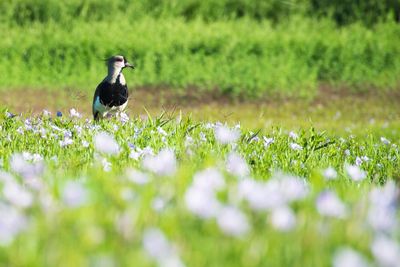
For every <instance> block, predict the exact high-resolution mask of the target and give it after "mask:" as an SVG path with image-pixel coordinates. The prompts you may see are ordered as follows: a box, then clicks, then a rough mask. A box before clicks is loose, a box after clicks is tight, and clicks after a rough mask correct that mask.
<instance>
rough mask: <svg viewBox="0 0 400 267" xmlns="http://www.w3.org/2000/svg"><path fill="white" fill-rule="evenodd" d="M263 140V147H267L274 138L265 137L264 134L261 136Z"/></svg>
mask: <svg viewBox="0 0 400 267" xmlns="http://www.w3.org/2000/svg"><path fill="white" fill-rule="evenodd" d="M263 140H264V147H265V148H267V147H269V146H270V145H271V144H273V143H274V142H275V139H274V138H272V137H271V138H267V137H266V136H263Z"/></svg>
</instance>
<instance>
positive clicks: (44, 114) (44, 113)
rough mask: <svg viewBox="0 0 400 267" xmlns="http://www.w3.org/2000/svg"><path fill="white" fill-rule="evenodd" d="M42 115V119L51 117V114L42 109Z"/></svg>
mask: <svg viewBox="0 0 400 267" xmlns="http://www.w3.org/2000/svg"><path fill="white" fill-rule="evenodd" d="M42 114H43V116H44V117H50V116H51V112H50V111H48V110H46V109H43V111H42Z"/></svg>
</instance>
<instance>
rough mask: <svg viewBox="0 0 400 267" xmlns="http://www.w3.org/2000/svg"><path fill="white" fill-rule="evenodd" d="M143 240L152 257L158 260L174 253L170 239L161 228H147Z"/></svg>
mask: <svg viewBox="0 0 400 267" xmlns="http://www.w3.org/2000/svg"><path fill="white" fill-rule="evenodd" d="M142 242H143V248H144V249H145V250H146V252H147V253H148V254H149V255H150V257H152V258H155V259H157V260H161V259H163V258H167V257H169V255H170V254H171V253H172V251H171V250H172V249H171V246H170V244H169V241H168V240H167V238H166V237H165V235H164V233H163V232H161V230H160V229H157V228H149V229H146V230H145V231H144V233H143V241H142Z"/></svg>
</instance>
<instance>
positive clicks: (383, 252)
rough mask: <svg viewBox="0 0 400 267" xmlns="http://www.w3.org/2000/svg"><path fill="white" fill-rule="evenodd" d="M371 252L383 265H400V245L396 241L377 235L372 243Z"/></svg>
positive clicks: (383, 266) (380, 264) (384, 266)
mask: <svg viewBox="0 0 400 267" xmlns="http://www.w3.org/2000/svg"><path fill="white" fill-rule="evenodd" d="M371 252H372V255H374V258H375V260H376V261H377V262H378V263H379V266H382V267H399V266H400V245H399V243H397V242H396V241H394V240H392V239H390V238H388V237H386V236H384V235H379V236H377V237H376V238H375V239H374V241H373V242H372V245H371Z"/></svg>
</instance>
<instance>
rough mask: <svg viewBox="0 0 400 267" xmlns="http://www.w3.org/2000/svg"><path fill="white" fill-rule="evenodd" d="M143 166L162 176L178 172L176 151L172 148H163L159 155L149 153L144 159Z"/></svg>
mask: <svg viewBox="0 0 400 267" xmlns="http://www.w3.org/2000/svg"><path fill="white" fill-rule="evenodd" d="M142 164H143V167H144V168H145V169H147V170H149V171H152V172H154V173H155V174H157V175H160V176H170V175H173V174H174V173H175V172H176V167H177V166H176V165H177V164H176V158H175V153H174V151H172V150H171V149H163V150H161V151H160V152H159V153H158V155H156V156H151V155H147V156H145V158H144V159H143V162H142Z"/></svg>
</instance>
